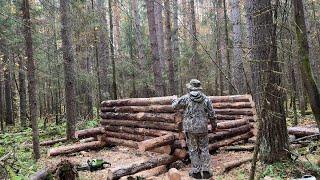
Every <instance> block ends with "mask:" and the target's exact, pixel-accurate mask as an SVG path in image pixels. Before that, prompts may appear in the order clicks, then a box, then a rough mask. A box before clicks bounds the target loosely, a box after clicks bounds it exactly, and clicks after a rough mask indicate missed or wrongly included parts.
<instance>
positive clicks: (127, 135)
mask: <svg viewBox="0 0 320 180" xmlns="http://www.w3.org/2000/svg"><path fill="white" fill-rule="evenodd" d="M104 135H105V136H107V137H112V138H118V139H125V140H133V141H138V142H140V141H145V140H147V139H152V138H153V137H150V136H144V135H138V134H130V133H124V132H122V133H121V132H112V131H106V132H105V134H104Z"/></svg>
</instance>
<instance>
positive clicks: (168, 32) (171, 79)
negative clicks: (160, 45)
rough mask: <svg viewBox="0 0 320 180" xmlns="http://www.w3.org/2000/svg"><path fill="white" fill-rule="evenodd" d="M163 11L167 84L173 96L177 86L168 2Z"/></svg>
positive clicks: (167, 0)
mask: <svg viewBox="0 0 320 180" xmlns="http://www.w3.org/2000/svg"><path fill="white" fill-rule="evenodd" d="M164 4H165V9H166V23H165V24H166V42H167V44H166V49H167V51H166V55H167V61H168V65H169V84H170V94H171V95H174V94H177V91H176V89H177V86H176V83H175V74H174V71H175V68H174V61H173V59H174V58H173V57H174V56H173V53H172V49H173V48H172V37H173V33H172V31H171V11H170V2H169V0H165V2H164Z"/></svg>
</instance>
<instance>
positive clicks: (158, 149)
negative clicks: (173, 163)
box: [150, 145, 172, 154]
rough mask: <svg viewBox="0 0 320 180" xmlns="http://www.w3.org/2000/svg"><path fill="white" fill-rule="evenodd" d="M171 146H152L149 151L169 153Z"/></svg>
mask: <svg viewBox="0 0 320 180" xmlns="http://www.w3.org/2000/svg"><path fill="white" fill-rule="evenodd" d="M171 150H172V149H171V146H170V145H166V146H161V147H158V148H154V149H151V150H150V151H151V152H155V153H160V154H170V153H171Z"/></svg>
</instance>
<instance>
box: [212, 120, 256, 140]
mask: <svg viewBox="0 0 320 180" xmlns="http://www.w3.org/2000/svg"><path fill="white" fill-rule="evenodd" d="M251 128H252V125H250V124H245V125H242V126H240V127H235V128H231V129H225V130H224V131H220V132H215V133H209V135H208V136H209V140H210V142H213V141H217V140H221V139H226V138H229V137H232V136H236V135H239V134H243V133H246V132H249V131H250V130H251Z"/></svg>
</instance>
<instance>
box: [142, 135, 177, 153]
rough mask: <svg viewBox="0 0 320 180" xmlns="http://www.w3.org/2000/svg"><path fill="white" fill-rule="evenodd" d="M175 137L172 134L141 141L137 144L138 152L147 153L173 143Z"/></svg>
mask: <svg viewBox="0 0 320 180" xmlns="http://www.w3.org/2000/svg"><path fill="white" fill-rule="evenodd" d="M174 139H175V137H174V135H173V134H167V135H164V136H160V137H156V138H152V139H148V140H145V141H142V142H140V143H139V144H138V147H139V150H140V151H143V152H144V151H148V150H150V149H154V148H157V147H160V146H164V145H168V144H171V143H172V142H173V141H174Z"/></svg>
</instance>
